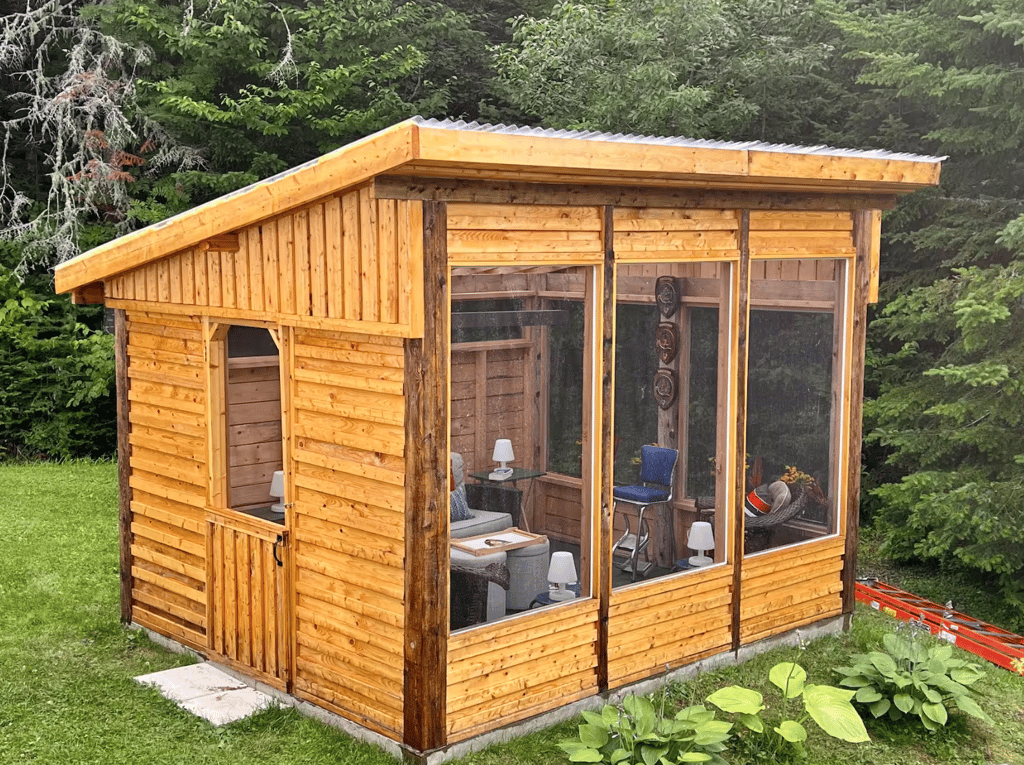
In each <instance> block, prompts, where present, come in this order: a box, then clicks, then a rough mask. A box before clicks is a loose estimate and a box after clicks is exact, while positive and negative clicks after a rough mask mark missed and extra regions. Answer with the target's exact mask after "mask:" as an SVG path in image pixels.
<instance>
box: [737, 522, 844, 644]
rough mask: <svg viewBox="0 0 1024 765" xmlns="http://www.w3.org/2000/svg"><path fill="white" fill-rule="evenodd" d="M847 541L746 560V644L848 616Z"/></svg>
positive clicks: (743, 599)
mask: <svg viewBox="0 0 1024 765" xmlns="http://www.w3.org/2000/svg"><path fill="white" fill-rule="evenodd" d="M845 544H846V542H845V539H844V537H843V536H837V537H830V538H828V539H822V540H819V541H813V542H806V543H804V544H800V545H794V546H793V547H787V548H783V549H781V550H773V551H771V552H767V553H761V554H758V555H751V556H746V557H745V558H744V560H743V568H742V573H741V589H740V593H741V595H740V597H741V600H740V639H741V642H742V643H744V644H747V643H753V642H754V641H757V640H761V639H762V638H766V637H770V636H772V635H776V634H779V633H781V632H788V631H789V630H792V629H794V628H797V627H802V626H804V625H806V624H810V623H812V622H816V621H819V620H821V619H827V618H829V617H833V616H838V615H839V614H841V613H842V611H843V594H842V589H843V581H842V569H843V558H844V552H845V549H844V548H845Z"/></svg>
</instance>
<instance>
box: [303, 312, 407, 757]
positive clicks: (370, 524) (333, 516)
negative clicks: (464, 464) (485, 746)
mask: <svg viewBox="0 0 1024 765" xmlns="http://www.w3.org/2000/svg"><path fill="white" fill-rule="evenodd" d="M294 358H295V368H294V371H293V374H294V383H293V384H294V387H293V396H292V411H293V413H294V420H293V423H292V437H293V442H292V443H293V457H294V468H295V470H294V481H295V495H294V508H293V510H294V512H293V516H292V517H293V518H294V526H293V529H292V539H293V550H294V555H295V570H296V574H295V576H296V582H295V590H296V600H295V616H296V629H297V641H296V642H297V644H296V657H295V668H296V676H295V689H296V692H297V694H298V695H300V696H301V697H303V698H306V699H308V700H313V701H315V702H316V703H318V704H321V705H322V706H325V707H327V708H329V709H332V710H333V711H335V712H338V713H339V714H341V715H343V716H345V717H347V718H349V719H352V720H354V721H356V722H359V723H360V724H363V725H366V726H367V727H369V728H372V729H373V730H376V731H378V732H380V733H383V734H384V735H387V736H389V737H392V738H395V737H399V738H400V735H399V734H400V733H401V730H402V714H403V709H402V669H403V650H404V649H403V636H404V628H405V624H404V605H403V602H404V597H405V592H404V570H403V565H404V550H405V514H404V497H405V488H404V487H405V458H404V439H403V426H402V423H403V417H404V408H405V400H404V396H403V392H402V383H401V380H402V376H403V374H404V372H403V366H404V350H403V345H402V342H401V341H400V340H397V339H396V340H390V339H387V338H371V337H368V336H360V335H340V334H337V333H327V332H318V331H314V330H301V329H299V330H296V331H295V342H294Z"/></svg>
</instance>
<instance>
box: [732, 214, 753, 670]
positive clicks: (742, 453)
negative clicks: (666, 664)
mask: <svg viewBox="0 0 1024 765" xmlns="http://www.w3.org/2000/svg"><path fill="white" fill-rule="evenodd" d="M739 265H740V278H739V282H740V294H739V307H738V317H739V319H738V321H737V324H736V347H737V349H738V350H737V354H736V421H735V423H733V425H734V427H735V428H736V452H735V459H736V472H735V488H736V494H735V496H734V498H733V500H734V501H733V506H732V511H733V548H732V650H734V651H735V650H738V649H739V647H740V621H741V615H742V605H743V600H742V598H743V591H742V586H743V528H744V523H743V516H744V513H743V500H744V498H745V497H746V496H747V492H746V481H747V467H746V466H747V459H746V455H747V335H748V334H749V331H748V327H749V324H750V316H749V313H750V311H749V308H750V210H740V264H739Z"/></svg>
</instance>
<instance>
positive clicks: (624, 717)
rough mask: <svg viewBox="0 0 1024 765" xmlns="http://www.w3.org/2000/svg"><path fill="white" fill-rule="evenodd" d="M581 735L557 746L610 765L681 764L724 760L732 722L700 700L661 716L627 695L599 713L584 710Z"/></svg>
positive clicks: (574, 757) (576, 757)
mask: <svg viewBox="0 0 1024 765" xmlns="http://www.w3.org/2000/svg"><path fill="white" fill-rule="evenodd" d="M583 719H584V720H586V722H585V723H583V724H582V725H580V727H579V736H578V738H575V739H572V740H570V741H563V742H562V743H560V744H559V745H558V746H559V747H560V748H561V749H562V751H564V752H565V753H566V754H568V755H569V761H570V762H604V763H609V765H618V763H622V765H679V763H688V762H706V763H711V765H724V763H725V760H723V759H722V758H721V757H720V756H719V755H718V753H719V752H721V751H724V750H725V743H724V742H725V741H727V740H728V739H729V730H730V728H732V724H731V723H727V722H723V721H721V720H716V719H715V713H714V712H713V711H710V710H708V709H706V708H705V707H704V706H701V705H697V706H692V707H687V708H686V709H683V710H680V711H679V712H678V713H677V714H676V715H675V716H674V717H663V716H662V715H661V714H659V713H658V712H657V711H656V710H655V709H654V705H653V704H652V703H651V702H650V701H649V700H647V699H646V698H643V697H642V696H627V697H626V698H625V699H623V702H622V707H621V708H619V707H614V706H611V705H610V704H609V705H606V706H605V707H604V709H602V710H601V713H600V714H598V713H596V712H584V713H583Z"/></svg>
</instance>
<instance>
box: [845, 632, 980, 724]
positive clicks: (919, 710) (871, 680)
mask: <svg viewBox="0 0 1024 765" xmlns="http://www.w3.org/2000/svg"><path fill="white" fill-rule="evenodd" d="M882 643H883V646H884V648H885V650H884V651H871V652H870V653H866V654H854V655H853V656H852V657H851V658H852V659H853V661H854V664H853V666H852V667H839V668H837V670H836V671H837V672H839V673H840V674H841V675H843V676H844V678H843V680H842V681H841V682H840V685H844V686H846V687H848V688H853V689H855V693H856V695H855V696H854V701H855V702H857V703H859V704H862V705H864V706H865V707H867V709H868V710H869V711H870V712H871V714H872V715H874V716H875V717H882V716H883V715H887V716H888V717H889V719H891V720H901V719H903V718H904V717H915V716H916V717H917V718H918V719H920V721H921V724H922V725H924V727H925V728H927V729H928V730H930V731H935V730H938V729H939V728H941V727H943V726H944V725H945V724H946V722H947V721H948V719H949V712H950V711H953V710H960V711H961V712H963V713H965V714H968V715H971V716H972V717H977V718H978V719H979V720H984V721H985V722H991V719H990V718H989V716H988V715H987V714H985V712H984V710H983V709H982V708H981V707H980V706H979V705H978V702H977V701H975V699H974V696H975V695H976V693H977V692H976V691H975V690H974V689H973V688H971V686H972V685H973V684H974V683H976V682H977V681H978V680H980V679H981V678H982V677H984V675H985V673H984V672H983V671H982V670H981V669H980V667H979V666H978V665H977V664H972V663H970V662H967V661H963V660H962V659H954V658H953V647H952V646H950V645H942V644H938V645H932V646H926V645H923V644H922V643H921V642H920V641H919V640H918V639H917V638H916V636H911V637H909V638H908V637H905V636H903V635H894V634H888V635H885V637H883V638H882Z"/></svg>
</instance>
